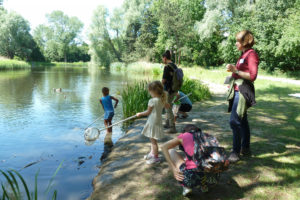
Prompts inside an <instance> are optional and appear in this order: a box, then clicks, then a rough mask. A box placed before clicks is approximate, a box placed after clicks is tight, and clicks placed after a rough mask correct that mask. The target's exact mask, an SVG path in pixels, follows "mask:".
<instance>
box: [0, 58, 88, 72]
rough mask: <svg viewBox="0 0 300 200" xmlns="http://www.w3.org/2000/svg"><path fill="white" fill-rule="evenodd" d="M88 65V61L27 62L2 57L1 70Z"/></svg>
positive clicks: (0, 61)
mask: <svg viewBox="0 0 300 200" xmlns="http://www.w3.org/2000/svg"><path fill="white" fill-rule="evenodd" d="M82 66H84V67H85V66H86V67H87V66H88V63H87V62H73V63H65V62H25V61H19V60H10V59H5V58H0V70H22V69H31V68H33V69H39V68H45V67H82Z"/></svg>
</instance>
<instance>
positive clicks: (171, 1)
mask: <svg viewBox="0 0 300 200" xmlns="http://www.w3.org/2000/svg"><path fill="white" fill-rule="evenodd" d="M299 1H300V0H290V1H285V0H279V1H273V0H256V1H254V0H210V1H205V0H189V1H185V0H164V1H163V0H157V1H151V0H126V1H124V3H123V5H122V6H121V7H120V8H118V9H116V10H115V11H114V12H113V14H112V15H110V14H109V13H108V12H107V11H105V15H103V16H102V18H103V19H105V20H104V22H105V23H104V24H105V26H102V25H101V26H100V24H101V23H98V24H97V23H94V24H93V25H92V30H96V29H98V30H97V31H98V32H105V34H106V37H103V35H102V37H98V36H97V34H96V33H97V31H94V32H93V31H92V33H93V34H94V33H95V37H91V38H90V40H91V41H92V42H91V43H92V44H94V45H91V48H90V49H91V52H92V53H91V55H98V56H97V59H98V60H100V61H101V60H104V61H105V62H103V63H104V65H105V66H108V65H109V63H113V62H115V61H120V60H123V61H125V62H126V63H128V62H136V61H141V60H144V61H151V62H160V61H161V55H162V53H163V52H164V51H165V50H166V49H170V50H172V52H173V58H172V59H173V61H175V62H176V63H183V64H185V65H187V64H197V65H202V66H205V67H207V66H220V65H222V64H225V63H235V62H236V60H237V58H238V57H239V55H240V52H238V51H237V49H236V47H235V35H236V33H237V32H239V31H241V30H243V29H248V30H250V31H252V32H253V34H254V37H255V41H256V44H255V45H254V49H255V50H256V51H257V52H258V54H259V57H260V68H263V69H265V70H268V71H274V70H278V69H280V70H281V71H296V70H299V68H300V67H299V63H300V55H299V53H298V52H299V43H300V42H299V41H300V39H299V34H298V32H299V31H298V30H299V20H298V19H299V15H300V14H299V10H300V9H299V8H300V3H299ZM103 9H105V8H103ZM95 12H96V11H95ZM99 13H100V12H99V10H98V14H99ZM100 18H101V17H100ZM106 20H107V21H109V25H108V24H107V23H106ZM100 36H101V34H100ZM93 41H94V42H93ZM92 57H93V56H92Z"/></svg>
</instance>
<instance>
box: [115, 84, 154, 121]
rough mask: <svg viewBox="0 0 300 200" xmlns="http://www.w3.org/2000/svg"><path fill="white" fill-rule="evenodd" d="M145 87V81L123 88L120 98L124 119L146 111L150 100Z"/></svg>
mask: <svg viewBox="0 0 300 200" xmlns="http://www.w3.org/2000/svg"><path fill="white" fill-rule="evenodd" d="M147 86H148V82H147V81H141V82H135V83H134V84H131V85H127V86H125V87H124V88H123V90H122V91H121V96H122V101H123V103H122V106H123V115H124V117H129V116H132V115H135V114H136V113H137V112H142V111H144V110H146V109H147V106H148V101H149V99H150V98H151V96H150V94H149V92H148V88H147Z"/></svg>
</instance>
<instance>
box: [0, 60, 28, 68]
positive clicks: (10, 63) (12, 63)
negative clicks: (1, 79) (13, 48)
mask: <svg viewBox="0 0 300 200" xmlns="http://www.w3.org/2000/svg"><path fill="white" fill-rule="evenodd" d="M30 68H31V66H30V64H28V63H27V62H24V61H18V60H9V59H0V70H20V69H30Z"/></svg>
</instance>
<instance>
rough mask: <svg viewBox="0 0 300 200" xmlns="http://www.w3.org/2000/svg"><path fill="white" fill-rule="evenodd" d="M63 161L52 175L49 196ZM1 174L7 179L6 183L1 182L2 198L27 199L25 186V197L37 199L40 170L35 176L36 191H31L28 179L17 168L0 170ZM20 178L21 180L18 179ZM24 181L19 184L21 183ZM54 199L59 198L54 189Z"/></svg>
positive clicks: (47, 190)
mask: <svg viewBox="0 0 300 200" xmlns="http://www.w3.org/2000/svg"><path fill="white" fill-rule="evenodd" d="M62 163H63V161H62V162H61V163H60V164H59V166H58V167H57V169H56V171H55V173H54V174H53V176H52V177H51V179H50V181H49V184H48V187H47V189H46V191H45V195H46V196H47V195H48V194H49V192H50V190H51V188H52V183H53V180H54V178H55V176H56V174H57V173H58V171H59V170H60V168H61V166H62ZM0 174H2V175H3V176H4V177H5V180H6V182H7V183H6V184H4V183H2V182H1V189H2V195H0V199H1V200H22V199H25V198H24V194H23V193H22V191H21V187H20V186H22V187H23V189H24V191H25V197H26V199H28V200H33V199H34V200H37V199H38V187H37V185H38V183H37V177H38V174H39V171H37V173H36V174H35V177H34V191H32V192H30V191H29V189H28V186H27V183H26V181H25V180H24V178H23V177H22V175H21V174H20V173H19V172H17V171H16V170H8V171H6V172H5V171H3V170H0ZM18 179H19V180H18ZM20 182H21V183H22V184H20V185H19V183H20ZM51 198H52V200H55V199H56V198H57V191H56V190H54V191H53V194H52V197H51Z"/></svg>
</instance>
